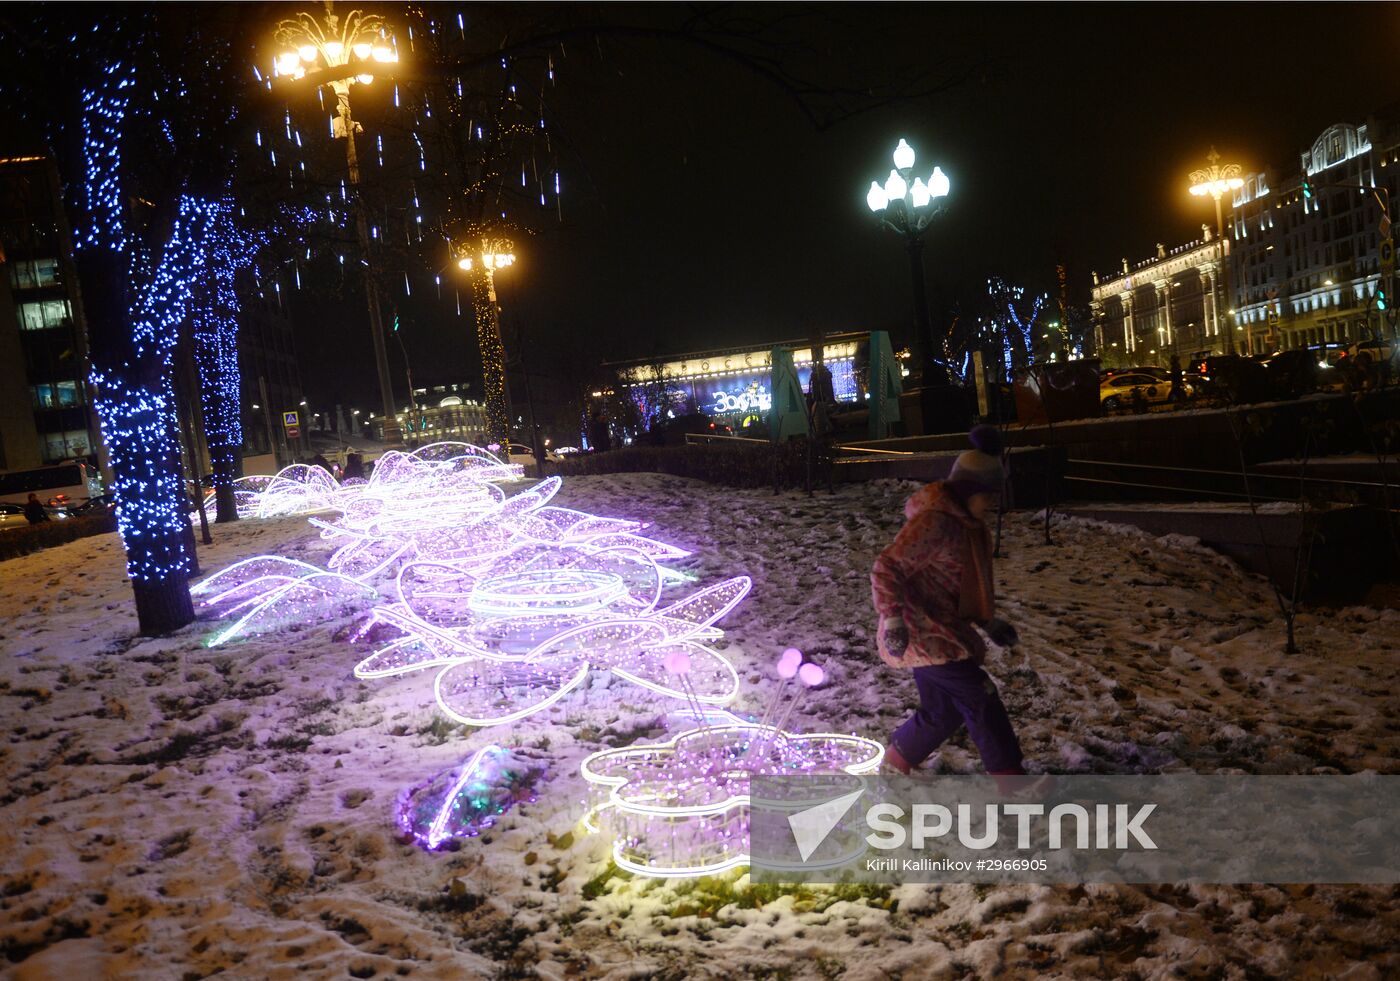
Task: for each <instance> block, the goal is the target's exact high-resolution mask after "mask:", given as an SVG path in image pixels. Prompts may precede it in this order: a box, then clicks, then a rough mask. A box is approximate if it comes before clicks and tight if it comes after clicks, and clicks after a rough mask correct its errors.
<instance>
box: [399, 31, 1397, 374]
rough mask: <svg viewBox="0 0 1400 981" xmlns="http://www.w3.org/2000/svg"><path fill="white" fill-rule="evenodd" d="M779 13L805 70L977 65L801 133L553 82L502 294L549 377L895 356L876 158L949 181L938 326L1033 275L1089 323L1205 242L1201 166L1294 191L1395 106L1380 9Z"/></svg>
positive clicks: (607, 70) (1208, 212)
mask: <svg viewBox="0 0 1400 981" xmlns="http://www.w3.org/2000/svg"><path fill="white" fill-rule="evenodd" d="M760 9H761V10H765V11H766V10H768V9H769V8H760ZM802 10H803V11H804V12H805V16H803V17H802V18H800V19H799V20H797V21H795V22H794V23H793V24H792V25H790V29H791V34H792V35H793V36H796V37H799V38H800V39H801V40H802V41H803V42H804V43H805V44H806V45H807V46H808V47H809V49H810V50H813V51H816V52H817V53H818V55H819V56H818V58H817V59H816V60H810V59H809V60H808V61H804V62H803V63H802V66H803V68H804V71H805V70H808V69H810V68H811V67H812V66H813V65H816V66H818V70H823V71H825V70H829V71H830V72H831V73H832V77H834V78H838V79H844V78H850V77H857V78H858V77H861V76H862V74H869V75H871V76H872V77H874V76H876V75H877V74H878V73H879V71H880V70H881V66H889V65H891V64H918V63H920V62H927V63H937V62H938V61H939V60H940V59H942V60H943V61H944V62H945V63H953V64H961V63H965V62H968V61H973V62H978V63H981V64H983V65H984V67H983V69H982V70H980V71H978V72H977V73H976V77H975V78H974V79H973V80H971V81H969V82H967V83H966V84H963V85H961V86H959V87H957V88H955V89H953V90H952V91H950V92H948V93H946V94H944V95H941V96H938V97H936V98H933V99H930V100H927V101H925V102H921V103H919V104H913V105H902V106H894V107H890V108H886V109H881V110H878V111H874V112H870V113H868V114H866V115H862V116H859V117H856V118H854V119H851V120H849V121H847V122H844V123H841V124H839V125H837V126H835V127H833V128H830V129H827V130H825V131H818V130H817V129H816V128H815V127H813V126H812V125H811V124H810V123H809V122H808V121H807V120H806V119H805V118H803V116H802V115H801V114H800V113H799V112H798V111H797V110H796V109H795V108H794V106H793V104H792V102H791V100H790V99H789V98H788V97H787V95H786V94H784V93H782V92H780V91H779V90H777V89H776V88H774V87H772V86H770V85H769V84H768V83H766V82H765V81H763V80H761V79H758V78H756V77H754V76H752V75H751V74H749V73H747V72H746V71H744V70H742V69H740V68H738V67H737V66H734V65H732V64H729V63H724V62H721V61H718V60H715V59H713V58H709V57H708V56H705V55H701V54H698V53H696V52H693V51H689V50H684V49H678V48H676V47H675V46H666V45H661V44H656V43H652V42H644V41H625V42H624V41H609V42H606V43H605V44H604V45H603V58H602V60H601V61H600V60H599V59H598V58H596V57H591V58H589V57H582V56H575V57H572V58H570V59H566V60H565V61H563V62H562V63H561V65H560V84H559V89H558V91H557V94H556V95H555V96H554V100H553V101H554V109H555V116H556V120H557V127H558V128H559V129H560V130H561V131H562V132H563V133H564V135H565V136H566V138H567V139H568V141H569V142H570V143H571V144H572V154H571V156H568V157H566V158H565V160H564V178H563V179H564V216H563V222H562V223H558V222H556V223H554V224H553V225H549V224H543V225H541V226H540V232H539V234H538V235H536V236H535V237H534V238H532V239H531V240H530V241H529V242H528V243H527V245H526V247H525V248H524V249H522V250H521V251H522V257H521V262H520V264H518V265H517V266H516V267H515V268H514V269H513V270H512V271H511V274H510V275H511V279H510V280H509V281H504V279H503V281H502V282H501V293H502V303H503V306H504V307H505V308H506V321H507V326H508V327H509V326H510V325H511V324H512V323H515V324H517V325H522V326H524V327H525V329H526V331H527V337H529V339H530V340H531V341H532V342H533V341H535V340H536V339H537V338H538V339H539V340H540V341H544V342H548V343H547V345H546V346H547V347H548V349H549V351H550V352H564V353H565V354H566V355H567V358H566V360H567V361H568V363H569V364H572V365H574V366H577V365H578V364H579V362H580V359H583V360H586V359H587V358H588V357H589V356H593V357H594V358H595V359H596V358H597V357H602V358H617V359H623V358H633V357H650V356H653V355H664V354H672V353H681V352H687V351H693V350H697V349H701V348H706V347H720V346H729V345H742V344H748V343H755V344H760V343H763V342H766V341H771V340H776V339H782V338H790V337H801V336H806V334H807V332H808V330H809V329H810V328H811V327H814V326H819V327H822V328H824V329H826V330H850V329H871V328H876V329H879V328H883V329H889V330H892V331H894V332H895V336H896V339H897V340H899V339H901V338H907V332H908V324H909V322H910V319H911V314H910V277H909V271H908V266H907V263H906V260H905V257H904V253H903V251H902V249H901V246H900V243H899V241H898V240H897V238H896V237H895V236H894V235H893V234H892V233H889V232H888V231H885V230H883V229H881V228H880V227H879V225H878V223H877V222H876V221H875V220H873V217H872V216H871V215H870V213H869V211H868V210H867V208H866V205H865V200H864V198H865V191H866V189H867V188H868V187H869V183H870V180H871V179H872V178H876V179H880V180H881V181H883V179H884V176H885V175H886V174H887V173H888V171H889V168H890V166H891V164H890V157H889V154H890V152H891V150H892V149H893V147H894V144H895V142H896V141H897V139H898V138H899V137H901V136H903V137H906V138H907V139H909V141H910V142H911V143H912V144H913V145H914V147H915V148H916V150H917V151H918V153H919V161H918V163H917V164H916V169H917V170H919V171H924V170H926V169H931V168H932V166H933V164H935V163H937V164H939V165H941V166H942V167H943V168H944V170H945V171H946V172H947V173H948V174H949V175H950V176H951V178H952V182H953V190H952V195H951V199H950V202H949V210H948V212H947V213H946V215H945V216H944V217H943V218H942V219H940V220H939V222H938V223H937V224H936V225H935V226H934V227H933V228H932V229H931V231H930V232H929V234H928V238H927V242H928V247H927V251H926V259H927V268H928V275H929V286H930V290H931V292H932V293H933V294H934V296H935V302H939V301H940V298H941V299H942V301H943V302H944V303H947V302H951V301H952V300H956V299H959V298H961V299H962V300H963V301H964V302H967V301H969V300H971V299H973V298H974V297H975V295H976V294H977V293H978V292H979V291H980V289H981V284H982V283H983V282H984V281H985V278H986V277H987V276H988V275H993V274H1000V275H1002V276H1004V277H1006V278H1007V279H1008V280H1010V281H1012V282H1015V283H1019V284H1023V285H1026V286H1028V287H1032V288H1035V289H1050V288H1051V287H1052V286H1053V283H1054V266H1055V263H1056V261H1057V260H1058V261H1063V262H1065V263H1066V264H1067V266H1068V272H1069V277H1070V287H1071V292H1072V294H1073V298H1075V299H1078V300H1081V301H1086V300H1087V296H1088V290H1089V284H1090V270H1091V269H1099V270H1103V271H1108V270H1111V269H1114V268H1116V267H1117V266H1118V264H1119V260H1120V258H1121V257H1123V256H1127V257H1128V258H1129V259H1130V260H1132V261H1136V260H1138V259H1142V258H1146V257H1147V256H1148V255H1150V254H1151V253H1152V252H1153V250H1154V248H1155V244H1156V243H1157V242H1158V241H1163V242H1165V243H1166V244H1168V245H1169V246H1170V245H1173V244H1177V243H1181V242H1184V241H1187V240H1189V239H1191V238H1195V237H1198V236H1199V234H1200V224H1201V222H1203V221H1207V220H1210V221H1212V222H1213V219H1214V216H1213V209H1211V208H1210V207H1208V206H1207V205H1205V204H1202V202H1201V201H1200V200H1199V199H1196V198H1193V197H1191V196H1190V195H1189V194H1188V193H1187V191H1186V186H1187V174H1188V173H1189V172H1190V171H1191V170H1192V169H1194V168H1196V167H1198V166H1202V165H1203V164H1204V163H1205V159H1204V158H1205V155H1206V153H1207V152H1208V150H1209V148H1210V146H1211V144H1214V145H1215V146H1216V147H1217V149H1218V150H1219V151H1220V153H1221V154H1222V156H1223V157H1224V159H1225V160H1226V161H1227V162H1229V161H1233V162H1238V163H1240V164H1242V165H1244V166H1245V167H1246V169H1249V168H1262V167H1263V166H1265V165H1267V164H1269V163H1273V164H1274V165H1275V166H1281V167H1286V168H1296V166H1297V156H1296V155H1297V153H1298V152H1300V151H1301V150H1302V149H1304V148H1305V147H1307V146H1309V145H1310V144H1311V142H1312V140H1313V138H1314V137H1315V136H1316V135H1317V134H1318V133H1319V132H1321V130H1323V129H1324V128H1325V127H1326V126H1328V125H1330V124H1332V123H1334V122H1338V121H1352V122H1360V121H1362V120H1363V119H1364V118H1365V116H1366V115H1367V114H1368V113H1369V112H1372V111H1374V110H1377V109H1380V108H1383V107H1385V106H1387V105H1389V104H1391V103H1392V102H1395V101H1396V100H1397V99H1400V75H1397V73H1396V72H1395V71H1394V69H1393V67H1392V64H1393V61H1392V58H1391V56H1390V54H1389V52H1393V51H1394V50H1395V46H1396V44H1397V43H1400V8H1397V7H1394V6H1391V5H1383V4H1375V5H1359V4H1358V5H1351V4H1327V5H1300V4H1290V5H1263V4H1248V5H1245V4H1239V5H1219V4H1215V5H1185V6H1183V5H1172V6H1166V5H1144V4H1134V5H1131V6H1129V5H1121V6H1120V5H1114V6H1109V5H1104V4H1098V5H1086V6H1070V5H1064V4H1053V5H1052V4H1042V5H1035V6H978V7H975V8H973V7H962V6H959V7H949V6H945V5H924V6H918V7H914V6H903V5H898V6H894V5H859V6H855V5H851V6H847V5H832V6H812V7H804V8H802ZM828 52H829V53H828ZM950 59H951V62H950ZM456 324H460V325H461V328H462V331H463V334H462V335H460V336H465V332H466V331H468V330H469V329H470V320H469V319H467V320H463V321H456V320H455V318H448V322H446V323H444V324H443V325H442V327H441V328H440V329H439V328H436V327H428V326H427V325H425V326H424V329H422V330H420V331H419V332H418V333H417V335H415V336H414V337H412V338H410V344H411V350H412V352H413V356H414V358H415V360H420V359H421V360H423V361H424V362H425V363H428V364H431V365H432V366H433V368H432V369H429V370H431V371H433V373H435V374H440V375H442V376H444V380H445V378H446V376H448V375H453V374H456V373H460V371H465V372H467V373H474V359H473V357H472V355H471V352H470V350H469V349H468V348H469V347H470V345H466V346H463V345H461V344H458V343H456V341H455V340H453V338H454V336H458V335H457V328H456ZM434 335H436V336H434ZM508 340H509V338H508ZM530 350H531V351H532V352H536V351H538V350H539V349H538V348H537V345H535V344H534V343H532V344H531V345H530ZM420 352H421V353H420ZM537 357H538V358H540V359H541V360H545V361H549V360H550V359H549V358H548V357H547V355H546V354H545V353H543V352H541V353H538V354H537ZM556 360H557V359H556ZM540 370H557V369H553V368H550V367H542V368H541V369H540ZM420 374H427V371H426V370H424V371H420Z"/></svg>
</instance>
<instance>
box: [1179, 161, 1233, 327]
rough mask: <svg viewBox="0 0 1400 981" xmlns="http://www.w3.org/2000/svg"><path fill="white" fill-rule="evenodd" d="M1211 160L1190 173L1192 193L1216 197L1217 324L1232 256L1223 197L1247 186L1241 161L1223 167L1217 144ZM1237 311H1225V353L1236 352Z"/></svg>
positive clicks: (1225, 304)
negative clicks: (1219, 287)
mask: <svg viewBox="0 0 1400 981" xmlns="http://www.w3.org/2000/svg"><path fill="white" fill-rule="evenodd" d="M1206 159H1207V160H1209V161H1210V166H1208V167H1206V168H1204V169H1202V170H1193V171H1192V172H1191V177H1190V178H1189V179H1190V181H1191V193H1192V194H1194V195H1196V196H1197V197H1205V196H1206V195H1207V194H1209V195H1210V196H1211V197H1212V198H1214V199H1215V240H1216V242H1217V243H1218V244H1217V245H1216V250H1217V251H1218V252H1219V253H1220V275H1219V277H1217V281H1218V282H1219V283H1220V284H1221V285H1222V286H1223V292H1224V294H1225V295H1224V298H1223V301H1224V302H1221V300H1216V302H1215V318H1216V322H1217V323H1218V322H1219V320H1220V314H1221V312H1222V311H1224V310H1226V309H1227V308H1229V307H1230V256H1229V249H1228V246H1227V244H1226V241H1225V217H1224V212H1223V210H1222V209H1221V205H1220V199H1221V198H1222V197H1224V196H1225V195H1226V194H1227V193H1229V192H1231V191H1236V190H1238V189H1239V188H1241V187H1244V178H1242V177H1241V176H1240V173H1241V170H1240V165H1239V164H1226V165H1225V166H1223V167H1222V166H1220V154H1218V153H1216V152H1215V147H1211V148H1210V155H1209V156H1208V157H1206ZM1234 313H1235V312H1234V310H1233V309H1229V310H1228V312H1227V313H1226V317H1227V319H1226V321H1225V353H1226V354H1234V353H1235V323H1234V320H1235V317H1234Z"/></svg>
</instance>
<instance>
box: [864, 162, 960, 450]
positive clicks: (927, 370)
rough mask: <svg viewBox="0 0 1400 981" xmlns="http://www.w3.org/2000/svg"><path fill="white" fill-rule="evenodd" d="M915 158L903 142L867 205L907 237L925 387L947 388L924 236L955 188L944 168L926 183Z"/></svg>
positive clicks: (867, 198)
mask: <svg viewBox="0 0 1400 981" xmlns="http://www.w3.org/2000/svg"><path fill="white" fill-rule="evenodd" d="M914 159H915V158H914V148H913V147H911V146H910V145H909V144H908V142H907V141H905V140H903V139H901V140H900V141H899V145H898V146H896V147H895V149H894V169H893V170H891V171H890V175H889V177H887V178H885V182H884V184H883V185H881V183H880V182H879V181H871V182H870V190H869V192H867V193H866V195H865V203H866V204H868V205H869V206H870V210H871V211H872V212H874V213H875V214H876V215H877V216H878V217H879V218H880V220H881V222H883V223H884V225H885V227H887V228H889V229H891V230H893V231H895V232H898V233H899V234H900V235H901V236H903V238H904V247H905V249H906V250H907V251H908V253H909V271H910V273H911V275H912V278H913V286H914V329H915V334H916V336H917V337H918V339H919V346H920V347H921V348H922V349H923V351H922V358H921V360H920V365H921V367H922V371H923V384H924V386H925V387H927V386H929V385H930V384H932V383H933V382H934V381H935V380H936V379H937V380H940V381H942V382H944V383H946V382H947V381H948V380H949V379H948V377H947V369H946V366H944V365H943V364H942V363H941V362H940V361H939V360H938V357H937V351H938V345H936V344H935V343H934V337H933V324H932V321H931V320H930V319H929V312H928V291H927V288H926V285H925V283H924V241H923V234H924V230H925V229H926V228H928V226H929V223H930V222H932V221H933V219H934V218H936V217H938V216H939V215H940V214H942V213H943V206H944V204H945V203H946V199H947V197H948V191H949V189H950V187H951V183H950V182H949V180H948V176H947V175H946V174H944V173H943V168H941V167H934V168H933V173H931V174H930V175H929V178H928V183H927V184H925V183H924V179H923V178H922V177H915V176H913V171H914ZM929 422H931V420H929ZM927 424H928V423H927V422H926V423H925V425H926V426H927Z"/></svg>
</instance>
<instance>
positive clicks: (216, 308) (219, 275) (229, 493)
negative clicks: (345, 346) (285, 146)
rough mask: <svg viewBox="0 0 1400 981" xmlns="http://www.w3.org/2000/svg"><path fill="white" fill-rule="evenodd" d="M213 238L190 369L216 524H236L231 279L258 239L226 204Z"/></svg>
mask: <svg viewBox="0 0 1400 981" xmlns="http://www.w3.org/2000/svg"><path fill="white" fill-rule="evenodd" d="M208 208H209V210H210V212H211V214H212V224H213V234H212V236H211V238H210V240H209V244H208V247H207V249H206V254H207V255H206V262H205V264H204V275H203V277H202V283H201V288H200V290H199V293H198V298H197V300H196V303H195V309H194V316H193V318H192V323H191V327H192V328H193V340H194V358H195V366H196V368H197V369H198V371H199V388H200V401H201V403H202V409H203V416H204V440H205V445H206V447H207V448H208V451H209V465H210V469H211V471H212V474H213V483H214V497H215V501H216V502H217V507H218V521H219V522H221V523H223V522H229V521H237V520H238V508H237V506H236V505H235V502H234V497H233V482H234V481H235V480H237V479H238V478H239V477H240V476H242V469H243V464H242V447H243V419H242V412H241V404H240V399H239V393H240V392H241V383H242V376H241V374H240V372H239V368H238V316H239V311H240V304H239V299H238V292H237V290H236V289H235V285H234V280H235V277H236V276H237V274H238V272H239V270H241V269H244V268H247V267H248V266H249V265H250V264H251V262H252V259H253V255H254V253H255V252H256V249H257V247H258V246H259V245H260V244H261V240H260V238H258V237H255V236H252V235H250V234H247V233H245V232H242V231H240V229H238V228H237V227H236V226H235V224H234V221H233V213H234V206H233V203H232V201H218V202H213V203H211V204H210V205H209V206H208Z"/></svg>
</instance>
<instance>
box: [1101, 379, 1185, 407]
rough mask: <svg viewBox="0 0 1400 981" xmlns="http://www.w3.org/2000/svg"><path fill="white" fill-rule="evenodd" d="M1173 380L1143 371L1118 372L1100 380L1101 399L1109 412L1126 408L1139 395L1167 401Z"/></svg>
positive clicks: (1153, 399)
mask: <svg viewBox="0 0 1400 981" xmlns="http://www.w3.org/2000/svg"><path fill="white" fill-rule="evenodd" d="M1170 389H1171V382H1169V381H1167V380H1166V379H1165V378H1158V377H1157V376H1156V375H1148V374H1143V373H1141V372H1118V373H1116V374H1114V375H1111V376H1109V377H1108V378H1105V379H1103V380H1102V381H1100V382H1099V401H1100V402H1101V403H1102V404H1103V407H1104V408H1105V409H1106V410H1108V411H1109V412H1116V411H1118V410H1119V409H1126V408H1128V407H1129V406H1131V405H1132V404H1133V403H1134V402H1135V401H1136V400H1137V399H1138V398H1139V397H1141V398H1142V399H1145V400H1146V401H1147V402H1165V401H1166V400H1167V392H1168V391H1170Z"/></svg>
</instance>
